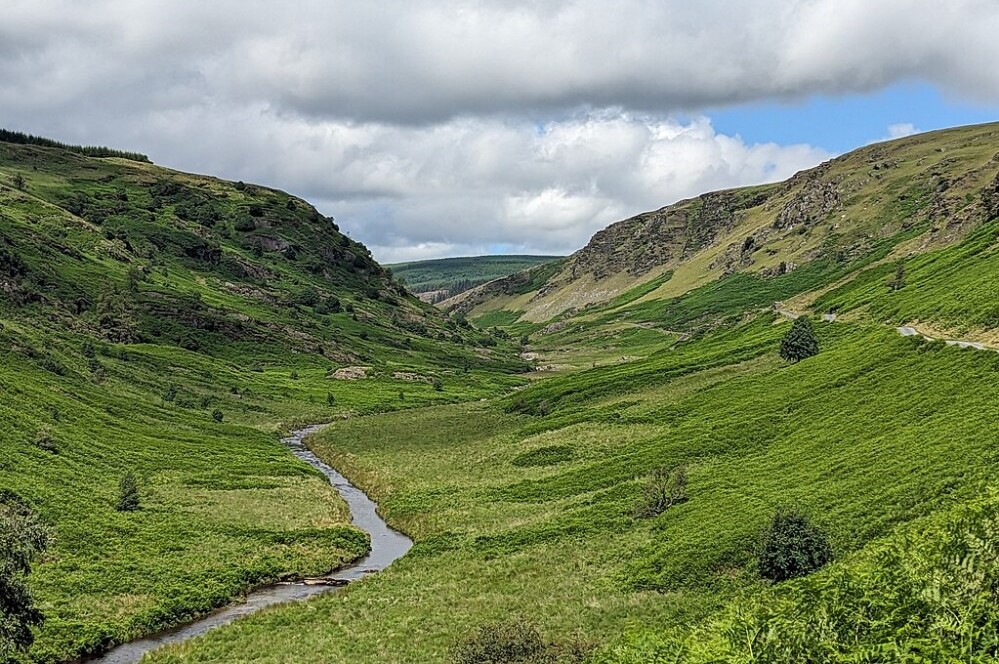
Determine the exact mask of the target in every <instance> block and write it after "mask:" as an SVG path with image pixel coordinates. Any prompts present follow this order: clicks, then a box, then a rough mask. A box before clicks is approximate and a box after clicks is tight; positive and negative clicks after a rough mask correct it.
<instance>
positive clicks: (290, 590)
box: [85, 425, 413, 664]
mask: <svg viewBox="0 0 999 664" xmlns="http://www.w3.org/2000/svg"><path fill="white" fill-rule="evenodd" d="M323 426H325V425H316V426H311V427H307V428H305V429H301V430H299V431H295V432H294V433H292V434H291V435H290V436H288V437H287V438H282V439H281V442H283V443H284V444H285V445H287V446H288V447H290V448H291V451H292V452H293V453H294V455H295V456H297V457H298V458H299V459H301V460H302V461H304V462H305V463H307V464H309V465H310V466H312V467H313V468H316V469H317V470H319V471H320V472H321V473H322V474H323V475H325V476H326V479H328V480H329V482H330V484H331V485H333V488H334V489H336V491H337V493H339V494H340V495H341V496H342V497H343V499H344V500H345V501H346V502H347V505H348V506H349V507H350V514H351V520H352V522H353V524H354V525H355V526H357V527H358V528H360V529H361V530H364V531H366V532H367V533H369V534H370V535H371V551H370V552H369V553H368V555H367V556H366V557H364V558H363V559H361V560H360V561H358V562H356V563H354V564H352V565H350V566H348V567H345V568H343V569H340V570H337V571H336V572H334V573H332V574H330V575H328V576H325V577H318V578H315V579H306V580H304V581H301V582H296V583H278V584H274V585H272V586H266V587H264V588H260V589H258V590H255V591H253V592H251V593H250V594H249V595H247V597H246V601H245V602H242V603H240V604H234V605H231V606H228V607H226V608H224V609H221V610H219V611H216V612H215V613H212V614H209V615H207V616H205V617H203V618H200V619H198V620H195V621H193V622H191V623H188V624H186V625H182V626H180V627H176V628H174V629H171V630H168V631H165V632H161V633H160V634H156V635H153V636H149V637H146V638H143V639H139V640H137V641H132V642H131V643H125V644H122V645H120V646H117V647H115V648H113V649H111V650H109V651H108V652H107V653H105V654H104V655H102V656H100V657H94V658H92V659H88V660H85V662H86V663H87V664H134V663H135V662H138V661H139V660H140V659H142V656H143V655H145V654H146V653H147V652H150V651H152V650H156V649H157V648H160V647H162V646H165V645H168V644H173V643H181V642H183V641H187V640H188V639H193V638H194V637H196V636H200V635H202V634H204V633H205V632H208V631H209V630H212V629H214V628H216V627H221V626H222V625H227V624H229V623H231V622H233V621H234V620H236V619H237V618H241V617H243V616H247V615H250V614H252V613H256V612H257V611H259V610H261V609H264V608H266V607H268V606H274V605H276V604H287V603H290V602H300V601H302V600H306V599H308V598H310V597H314V596H316V595H321V594H323V593H328V592H333V591H336V590H338V589H339V588H341V587H343V586H346V585H347V584H349V583H350V582H351V581H356V580H358V579H360V578H362V577H364V576H367V575H369V574H374V573H376V572H380V571H381V570H383V569H385V568H386V567H388V566H389V565H391V564H392V563H393V562H394V561H395V560H397V559H399V558H401V557H402V556H403V555H405V553H406V552H407V551H409V549H410V548H411V547H412V546H413V542H412V540H410V539H409V538H408V537H406V536H405V535H403V534H402V533H399V532H397V531H395V530H393V529H392V528H391V527H390V526H389V525H388V524H387V523H385V521H384V520H383V519H382V518H381V517H380V516H378V513H377V512H376V508H377V505H375V503H374V501H372V500H371V499H370V498H368V496H367V495H365V494H364V492H363V491H361V490H360V489H358V488H357V487H355V486H354V485H352V484H351V483H350V482H348V481H347V478H345V477H344V476H343V475H341V474H340V473H338V472H337V471H336V470H334V469H333V468H331V467H330V466H328V465H327V464H325V463H324V462H323V461H322V460H321V459H319V457H317V456H316V455H315V454H314V453H313V452H312V451H311V450H310V449H309V448H308V447H306V446H305V442H304V441H305V438H306V437H307V436H309V435H311V434H314V433H316V432H317V431H319V430H320V429H322V428H323Z"/></svg>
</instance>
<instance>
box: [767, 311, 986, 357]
mask: <svg viewBox="0 0 999 664" xmlns="http://www.w3.org/2000/svg"><path fill="white" fill-rule="evenodd" d="M773 308H774V311H775V312H777V313H778V314H780V315H781V316H783V317H784V318H790V319H791V320H794V319H795V318H798V317H800V316H801V314H800V313H798V312H796V311H791V310H790V309H784V308H783V307H782V306H781V304H780V302H775V303H774V307H773ZM822 320H824V321H826V322H827V323H832V322H835V321H836V314H823V315H822ZM895 331H896V332H898V333H899V334H901V335H902V336H903V337H916V336H921V337H922V338H924V339H926V340H927V341H943V342H944V343H945V344H947V345H948V346H957V347H958V348H972V349H974V350H991V351H996V352H999V348H992V347H990V346H986V345H985V344H983V343H979V342H977V341H965V340H963V339H943V338H941V339H937V338H935V337H931V336H929V335H928V334H924V333H923V332H920V331H919V330H917V329H916V328H915V327H912V326H911V325H903V326H902V327H896V328H895Z"/></svg>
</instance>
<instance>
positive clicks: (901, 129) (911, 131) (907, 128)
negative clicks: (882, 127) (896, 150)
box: [888, 122, 919, 139]
mask: <svg viewBox="0 0 999 664" xmlns="http://www.w3.org/2000/svg"><path fill="white" fill-rule="evenodd" d="M918 133H919V130H918V129H916V125H914V124H912V123H911V122H899V123H898V124H893V125H888V138H889V139H893V138H905V137H906V136H913V135H915V134H918Z"/></svg>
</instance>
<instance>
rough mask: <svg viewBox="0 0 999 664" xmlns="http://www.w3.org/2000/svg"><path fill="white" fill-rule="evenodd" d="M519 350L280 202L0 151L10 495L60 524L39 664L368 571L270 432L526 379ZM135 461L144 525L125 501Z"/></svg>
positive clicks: (162, 173)
mask: <svg viewBox="0 0 999 664" xmlns="http://www.w3.org/2000/svg"><path fill="white" fill-rule="evenodd" d="M5 136H6V137H7V138H10V136H9V135H0V138H4V137H5ZM109 154H110V155H114V156H112V157H104V156H99V157H95V156H91V155H109ZM514 350H515V349H514V348H513V345H512V344H511V343H510V342H509V341H508V340H506V339H505V338H503V337H502V336H500V337H493V336H489V335H487V334H485V333H481V332H479V331H477V330H474V329H472V328H471V327H469V326H467V324H464V323H459V322H457V321H453V320H451V319H449V318H447V317H446V316H444V315H443V314H441V313H440V312H439V311H438V310H436V309H434V308H432V307H430V306H428V305H425V304H423V303H421V302H419V301H418V300H417V299H415V298H413V297H412V296H411V295H409V294H408V293H407V292H406V290H405V289H404V288H402V287H401V286H400V285H399V284H398V283H397V282H395V281H393V280H392V279H391V277H390V276H389V275H388V273H386V272H385V271H384V270H383V269H382V268H381V267H380V266H379V265H378V264H377V263H375V262H374V261H373V260H372V259H371V256H370V254H369V252H368V250H367V249H366V248H365V247H364V246H363V245H361V244H359V243H357V242H354V241H352V240H350V239H349V238H347V237H346V236H345V235H343V234H341V233H340V232H339V230H338V229H337V227H336V225H335V224H334V223H333V221H332V220H331V219H328V218H326V217H324V216H323V215H321V214H319V213H318V212H317V211H316V210H315V209H314V208H313V207H312V206H311V205H309V204H308V203H306V202H305V201H302V200H300V199H298V198H295V197H293V196H290V195H288V194H286V193H283V192H279V191H275V190H272V189H268V188H266V187H262V186H258V185H252V184H244V183H241V182H240V183H231V182H225V181H222V180H217V179H214V178H209V177H203V176H196V175H189V174H185V173H179V172H176V171H171V170H168V169H165V168H161V167H158V166H155V165H153V164H150V163H148V162H145V161H142V160H139V159H137V158H133V156H132V155H127V153H119V152H117V151H111V150H106V149H98V148H87V149H77V148H73V147H72V146H62V145H61V144H57V143H55V142H46V141H43V140H37V139H36V140H23V139H22V138H20V135H13V142H11V141H0V357H2V362H0V394H2V397H3V398H2V399H0V422H2V423H3V426H2V427H0V448H2V450H3V454H2V455H0V488H2V489H5V490H8V491H12V492H14V493H15V494H16V495H17V496H19V497H20V498H21V499H22V500H24V501H26V502H27V503H28V504H30V505H31V506H32V507H33V508H34V509H35V510H37V511H38V512H39V513H40V514H41V516H42V518H43V519H44V520H45V521H47V522H48V523H50V524H51V526H52V528H53V530H54V543H53V545H52V546H51V547H50V548H49V550H48V552H47V553H46V555H45V558H44V559H43V561H42V562H41V564H40V565H38V566H37V569H36V570H35V572H34V574H33V575H32V586H33V588H34V589H35V592H36V594H37V597H38V599H39V604H40V607H41V609H42V610H43V612H44V613H45V614H46V616H47V620H46V622H45V624H44V625H43V626H42V628H41V629H40V630H39V631H38V633H37V640H36V643H35V646H34V647H33V648H32V650H31V651H30V653H29V654H28V659H30V660H32V661H45V662H58V661H67V660H68V659H71V658H73V657H76V656H79V655H82V654H86V653H91V652H98V651H100V650H103V649H105V648H106V647H108V646H109V645H111V644H113V643H116V642H120V641H123V640H127V639H130V638H134V637H137V636H140V635H143V634H148V633H150V632H153V631H156V630H158V629H161V628H163V627H167V626H170V625H173V624H176V623H178V622H183V621H185V620H187V619H189V618H190V617H191V616H193V615H196V614H198V613H204V612H206V611H209V610H211V609H213V608H215V607H217V606H220V605H224V604H226V603H228V602H229V601H230V600H231V599H233V598H235V597H238V596H239V595H241V594H242V593H244V592H246V591H247V590H248V589H249V588H251V587H253V586H256V585H260V584H262V583H265V582H268V581H273V580H275V579H277V578H279V577H282V576H286V575H292V576H294V575H301V574H306V573H309V574H315V573H319V572H325V571H328V570H329V569H330V568H332V567H334V566H336V565H337V564H339V563H340V562H342V561H344V560H351V559H354V558H357V557H358V556H360V555H361V554H363V553H364V552H365V551H366V548H367V536H366V535H365V534H364V533H361V532H359V531H357V530H356V529H354V528H352V527H350V526H348V525H347V524H348V523H349V519H348V514H347V513H346V509H345V505H344V504H343V502H342V501H341V500H340V498H339V497H338V496H337V495H336V494H335V493H334V492H333V491H332V489H331V488H330V487H329V486H328V484H326V483H325V481H324V480H323V479H322V478H321V477H320V476H319V475H318V474H317V473H316V472H314V471H312V470H311V469H310V468H309V467H307V466H305V465H304V464H302V463H301V462H299V461H297V460H296V459H295V458H294V457H293V455H292V454H291V453H290V452H289V451H288V450H286V449H285V448H284V447H283V446H282V445H281V444H280V443H279V441H278V432H282V431H287V430H288V429H289V428H291V427H292V426H294V425H296V424H302V423H314V422H324V421H329V420H331V419H334V418H338V417H343V416H348V415H351V414H357V413H367V412H375V411H382V410H391V409H399V408H406V407H415V406H419V405H423V404H431V403H446V402H451V401H459V400H465V399H470V398H479V397H484V396H487V395H491V394H495V393H496V392H497V390H503V389H505V388H506V387H507V386H511V385H513V384H516V383H518V382H521V380H522V379H520V378H518V377H517V376H516V373H517V372H519V371H521V370H522V369H523V363H522V362H521V361H520V360H519V359H517V357H516V355H515V352H514ZM345 368H346V369H347V371H346V372H341V374H340V375H339V376H340V377H341V378H350V377H355V378H357V379H355V380H346V379H344V380H339V379H337V376H338V374H337V373H336V372H337V371H338V370H342V369H345ZM359 376H364V377H363V378H360V377H359ZM127 472H131V473H133V474H134V475H135V476H136V477H137V479H138V483H139V491H140V498H141V505H142V509H140V510H139V511H136V512H119V511H117V510H116V504H117V501H118V492H119V482H120V481H121V480H122V478H123V477H124V475H125V474H126V473H127Z"/></svg>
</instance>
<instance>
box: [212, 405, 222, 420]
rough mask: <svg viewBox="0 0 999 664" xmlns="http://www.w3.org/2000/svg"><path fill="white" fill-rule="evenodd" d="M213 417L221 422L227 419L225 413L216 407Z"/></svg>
mask: <svg viewBox="0 0 999 664" xmlns="http://www.w3.org/2000/svg"><path fill="white" fill-rule="evenodd" d="M212 419H213V420H215V421H216V422H219V423H221V422H222V420H224V419H225V414H223V413H222V411H221V410H219V409H218V408H216V409H215V410H213V411H212Z"/></svg>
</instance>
